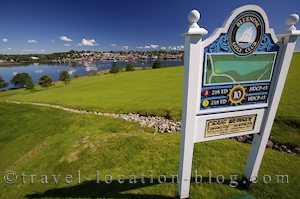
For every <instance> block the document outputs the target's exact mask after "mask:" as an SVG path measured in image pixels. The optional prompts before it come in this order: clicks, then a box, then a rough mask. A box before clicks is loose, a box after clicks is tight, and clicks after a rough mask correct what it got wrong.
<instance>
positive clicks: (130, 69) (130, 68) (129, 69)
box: [126, 63, 135, 71]
mask: <svg viewBox="0 0 300 199" xmlns="http://www.w3.org/2000/svg"><path fill="white" fill-rule="evenodd" d="M134 70H135V68H134V66H133V64H132V63H128V64H127V66H126V71H134Z"/></svg>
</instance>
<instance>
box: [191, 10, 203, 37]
mask: <svg viewBox="0 0 300 199" xmlns="http://www.w3.org/2000/svg"><path fill="white" fill-rule="evenodd" d="M199 19H200V12H199V11H198V10H192V11H191V12H190V13H189V16H188V20H189V22H190V26H189V30H188V32H187V34H189V35H206V34H207V30H206V29H204V28H200V26H199V25H198V21H199Z"/></svg>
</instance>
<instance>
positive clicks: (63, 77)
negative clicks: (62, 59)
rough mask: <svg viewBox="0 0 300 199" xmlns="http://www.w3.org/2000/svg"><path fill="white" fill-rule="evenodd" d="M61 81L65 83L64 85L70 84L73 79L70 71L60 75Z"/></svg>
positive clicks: (62, 72)
mask: <svg viewBox="0 0 300 199" xmlns="http://www.w3.org/2000/svg"><path fill="white" fill-rule="evenodd" d="M59 80H60V81H62V82H64V84H65V85H66V84H69V83H70V81H71V77H70V75H69V73H68V71H61V72H60V74H59Z"/></svg>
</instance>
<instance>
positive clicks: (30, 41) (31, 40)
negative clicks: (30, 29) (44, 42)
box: [27, 39, 38, 43]
mask: <svg viewBox="0 0 300 199" xmlns="http://www.w3.org/2000/svg"><path fill="white" fill-rule="evenodd" d="M27 42H28V43H37V42H38V41H37V40H35V39H28V40H27Z"/></svg>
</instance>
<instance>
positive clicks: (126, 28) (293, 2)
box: [0, 0, 300, 54]
mask: <svg viewBox="0 0 300 199" xmlns="http://www.w3.org/2000/svg"><path fill="white" fill-rule="evenodd" d="M225 2H226V3H225ZM245 4H257V5H259V6H261V7H262V8H263V9H264V10H265V11H266V13H267V15H268V17H269V21H270V25H271V27H273V28H274V29H275V33H281V32H283V30H284V29H285V24H284V20H285V18H286V17H287V16H288V15H289V14H291V13H298V14H300V1H299V0H284V1H282V0H264V1H262V0H240V1H236V0H226V1H224V0H223V1H222V0H202V1H201V0H160V1H158V0H150V1H141V0H107V1H104V0H102V1H100V0H98V1H92V0H74V1H71V0H39V1H38V0H26V1H25V0H20V1H16V0H0V39H1V40H0V53H1V54H13V53H18V54H27V53H51V52H58V51H68V50H71V49H74V50H83V49H85V50H97V51H106V50H121V49H123V50H124V49H132V50H138V49H139V48H137V47H143V49H144V47H145V46H147V47H152V49H153V48H155V49H160V48H161V47H167V48H168V47H169V46H172V47H174V46H175V47H180V46H181V45H183V37H182V36H181V34H182V33H183V32H185V31H186V30H187V27H188V25H189V24H188V21H187V15H188V13H189V11H190V10H192V9H198V10H199V11H200V12H201V15H202V16H201V19H200V22H199V24H200V26H202V27H205V28H206V29H207V30H208V31H209V34H210V33H212V32H213V30H214V29H215V28H217V27H219V26H221V25H222V24H223V22H224V20H225V19H226V17H227V16H228V15H229V14H230V13H231V11H232V10H234V9H235V8H236V7H239V6H242V5H245ZM296 27H298V28H299V29H300V23H299V24H298V26H297V25H296ZM209 34H208V35H209ZM63 36H65V37H63ZM83 39H85V40H83ZM71 40H72V41H71ZM296 49H297V50H300V41H299V39H298V44H297V47H296Z"/></svg>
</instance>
